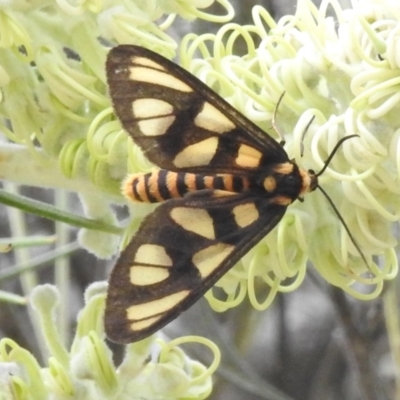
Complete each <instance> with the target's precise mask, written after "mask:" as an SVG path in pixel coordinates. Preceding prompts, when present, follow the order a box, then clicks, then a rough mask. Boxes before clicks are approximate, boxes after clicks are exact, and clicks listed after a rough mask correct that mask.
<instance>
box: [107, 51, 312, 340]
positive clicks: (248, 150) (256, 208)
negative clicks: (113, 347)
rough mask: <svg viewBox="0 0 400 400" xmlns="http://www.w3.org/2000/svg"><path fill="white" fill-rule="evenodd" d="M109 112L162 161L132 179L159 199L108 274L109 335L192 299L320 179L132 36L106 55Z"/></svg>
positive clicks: (133, 335)
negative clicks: (134, 43) (134, 42)
mask: <svg viewBox="0 0 400 400" xmlns="http://www.w3.org/2000/svg"><path fill="white" fill-rule="evenodd" d="M106 68H107V80H108V85H109V91H110V95H111V99H112V102H113V105H114V110H115V113H116V115H117V116H118V118H119V119H120V121H121V124H122V126H123V127H124V129H125V130H126V131H127V132H128V133H129V135H130V136H131V137H132V139H133V140H134V142H135V143H136V144H137V145H139V146H140V148H141V149H142V150H143V152H144V154H145V155H146V156H147V158H148V159H149V160H150V161H152V162H153V163H154V164H156V165H157V166H158V167H160V168H161V170H159V171H153V172H150V173H147V174H135V175H133V176H131V177H128V178H127V180H126V181H125V183H124V187H123V190H124V192H125V194H126V195H127V197H128V198H130V199H132V200H134V201H142V202H143V201H144V202H162V203H161V205H160V206H158V208H157V209H156V210H155V211H154V212H153V213H152V214H150V215H149V216H148V217H147V218H145V219H144V221H143V222H142V224H141V226H140V228H139V230H138V232H137V233H136V235H135V236H134V237H133V238H132V240H131V242H130V243H129V244H128V246H127V247H126V249H125V250H123V251H122V253H121V255H120V257H119V259H118V260H117V263H116V265H115V267H114V269H113V271H112V273H111V276H110V280H109V289H108V295H107V302H106V310H105V329H106V333H107V336H108V337H109V338H110V339H111V340H113V341H115V342H118V343H129V342H134V341H137V340H140V339H143V338H145V337H147V336H149V335H150V334H152V333H154V332H155V331H157V330H158V329H160V328H162V327H163V326H164V325H166V324H167V323H168V322H170V321H171V320H172V319H174V318H176V317H177V316H178V315H179V314H180V313H181V312H182V311H184V310H185V309H187V308H188V307H190V306H191V305H192V304H193V303H194V302H195V301H196V300H198V299H199V298H200V297H201V296H202V295H203V294H204V293H205V292H206V291H207V290H208V289H210V287H212V285H213V284H214V283H215V282H216V281H217V280H218V279H219V278H220V277H221V276H222V275H223V274H224V273H225V272H226V271H227V270H229V269H230V268H231V267H232V266H233V265H234V264H235V263H236V262H237V261H239V260H240V258H241V257H242V256H243V255H244V254H245V253H246V252H247V251H248V250H250V249H251V248H252V247H253V246H254V245H255V244H256V243H257V242H258V241H259V240H261V239H262V237H264V236H265V235H266V234H267V233H268V232H270V231H271V229H273V228H274V226H275V225H276V224H277V223H278V222H279V220H280V219H281V218H282V216H283V215H284V213H285V211H286V208H287V206H288V205H289V204H291V203H292V202H293V201H294V200H296V199H297V198H298V197H299V196H302V195H303V194H304V193H305V192H307V191H311V190H314V189H315V187H316V185H317V177H316V176H315V174H312V173H308V172H306V171H304V170H301V169H299V168H298V167H297V165H296V164H294V163H292V162H291V161H289V159H288V156H287V154H286V152H285V151H284V149H283V148H282V146H281V145H280V144H278V143H277V142H276V141H275V140H274V139H273V138H271V137H270V136H268V135H267V134H266V133H265V132H263V131H262V130H260V129H259V128H258V127H257V126H256V125H255V124H253V123H252V122H251V121H249V120H248V119H247V118H245V117H244V116H243V115H241V114H240V113H239V112H238V111H236V110H235V109H234V108H233V107H232V106H230V105H229V104H228V103H227V102H226V101H225V100H223V99H222V98H221V97H220V96H219V95H217V94H216V93H215V92H214V91H212V90H211V89H210V88H208V87H207V86H206V85H205V84H203V83H202V82H201V81H199V80H198V79H197V78H196V77H194V76H193V75H191V74H190V73H189V72H187V71H185V70H184V69H183V68H181V67H179V66H178V65H176V64H174V63H172V62H171V61H169V60H167V59H165V58H164V57H162V56H160V55H159V54H156V53H154V52H152V51H150V50H147V49H145V48H142V47H138V46H128V45H123V46H118V47H115V48H114V49H112V50H111V51H110V53H109V55H108V58H107V66H106Z"/></svg>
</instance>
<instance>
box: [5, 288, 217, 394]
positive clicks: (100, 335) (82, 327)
mask: <svg viewBox="0 0 400 400" xmlns="http://www.w3.org/2000/svg"><path fill="white" fill-rule="evenodd" d="M105 291H106V285H105V284H104V283H95V284H92V286H90V287H89V288H88V289H87V290H86V294H85V300H86V306H85V308H84V309H83V310H81V312H80V314H79V316H78V325H77V329H76V334H75V337H74V339H73V343H72V345H71V348H70V349H68V348H67V347H65V346H64V345H63V344H62V339H61V336H60V332H58V331H57V329H56V328H55V323H54V319H55V318H56V311H57V308H58V306H59V294H58V291H57V289H56V288H55V287H54V286H51V285H42V286H37V287H36V288H35V289H34V290H33V292H32V294H31V304H32V306H33V308H34V309H35V312H36V313H37V317H38V319H39V321H40V326H41V330H42V334H43V338H44V341H45V343H46V346H47V348H48V351H49V353H50V357H49V358H48V366H47V367H46V368H41V367H40V365H39V363H38V361H37V360H36V359H35V358H34V357H33V355H32V354H31V353H29V352H28V351H27V350H25V349H23V348H21V347H20V346H19V345H18V344H17V343H15V342H14V341H13V340H11V339H2V340H0V395H1V398H2V399H15V400H18V399H21V400H22V399H24V400H25V399H26V400H28V399H32V400H33V399H43V400H44V399H50V398H51V399H66V398H70V399H99V400H101V399H107V400H110V399H182V398H185V399H204V398H206V397H208V395H209V394H210V392H211V389H212V385H211V375H212V373H213V372H214V371H215V369H216V367H217V366H218V364H219V357H220V355H219V351H218V348H217V347H216V346H215V345H214V344H213V343H212V342H210V341H209V340H207V339H204V338H200V337H195V336H188V337H182V338H180V339H177V340H174V341H171V342H169V343H166V342H165V341H164V340H161V339H157V341H156V342H155V343H153V338H149V339H146V340H142V341H141V342H139V343H136V344H132V345H129V346H127V349H126V354H125V358H124V360H123V362H122V364H121V365H120V366H119V368H118V371H116V370H115V368H114V365H113V360H112V353H111V350H110V349H109V348H108V347H107V345H106V344H105V342H104V330H103V312H104V301H105V296H106V293H105ZM187 342H189V343H195V342H197V343H200V344H202V345H204V346H206V347H209V348H210V349H211V350H212V352H213V353H214V361H213V363H212V365H211V366H210V367H209V368H206V367H204V366H203V365H202V364H200V363H199V362H197V361H195V360H191V359H190V358H189V357H187V356H186V355H185V354H184V352H183V351H182V350H181V349H180V348H179V347H177V346H178V345H182V344H184V343H187Z"/></svg>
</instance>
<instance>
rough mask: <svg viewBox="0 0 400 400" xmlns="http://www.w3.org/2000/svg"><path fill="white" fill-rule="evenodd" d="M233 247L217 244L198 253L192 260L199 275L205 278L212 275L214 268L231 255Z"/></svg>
mask: <svg viewBox="0 0 400 400" xmlns="http://www.w3.org/2000/svg"><path fill="white" fill-rule="evenodd" d="M234 249H235V246H231V245H228V244H225V243H218V244H215V245H212V246H209V247H206V248H205V249H203V250H200V251H198V252H197V253H196V254H195V255H194V256H193V258H192V261H193V264H194V265H195V266H196V267H197V269H198V270H199V272H200V275H201V276H202V277H203V278H205V277H207V276H208V275H210V274H211V273H213V272H214V271H215V270H216V268H218V266H219V265H220V264H221V263H222V262H223V261H224V260H225V259H226V258H228V257H229V255H230V254H231V253H232V251H233V250H234Z"/></svg>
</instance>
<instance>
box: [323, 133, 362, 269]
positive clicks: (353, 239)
mask: <svg viewBox="0 0 400 400" xmlns="http://www.w3.org/2000/svg"><path fill="white" fill-rule="evenodd" d="M354 137H359V136H358V135H349V136H345V137H343V138H342V139H340V140H339V141H338V142H337V143H336V146H335V147H334V149H333V150H332V152H331V154H330V155H329V157H328V159H327V160H326V161H325V164H324V166H323V168H322V169H321V171H319V172H318V174H316V176H317V177H318V176H320V175H322V174H323V173H324V171H325V170H326V168H327V167H328V165H329V163H330V162H331V161H332V158H333V157H334V156H335V154H336V153H337V151H338V150H339V148H340V146H341V145H342V144H343V142H345V141H346V140H348V139H351V138H354ZM317 188H318V189H319V190H320V191H321V192H322V194H323V195H324V196H325V198H326V199H327V200H328V203H329V204H330V205H331V207H332V209H333V211H334V212H335V214H336V215H337V217H338V218H339V220H340V222H341V223H342V225H343V227H344V229H345V231H346V232H347V234H348V235H349V238H350V240H351V243H353V245H354V247H355V248H356V250H357V252H358V254H360V256H361V258H362V260H363V262H364V264H365V266H366V267H367V268H369V266H368V262H367V259H366V258H365V255H364V253H363V252H362V250H361V248H360V246H359V244H358V243H357V241H356V239H355V238H354V236H353V235H352V233H351V232H350V229H349V227H348V226H347V224H346V222H345V220H344V219H343V217H342V216H341V214H340V212H339V210H338V209H337V207H336V206H335V204H334V203H333V201H332V199H331V198H330V197H329V195H328V193H327V192H326V191H325V190H324V189H322V187H321V186H319V185H317Z"/></svg>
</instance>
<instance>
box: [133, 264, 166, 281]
mask: <svg viewBox="0 0 400 400" xmlns="http://www.w3.org/2000/svg"><path fill="white" fill-rule="evenodd" d="M129 276H130V282H131V283H132V284H133V285H138V286H146V285H154V284H155V283H159V282H162V281H164V280H165V279H167V278H168V277H169V271H168V269H166V268H157V267H149V266H148V265H143V266H142V265H134V266H131V269H130V271H129Z"/></svg>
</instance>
